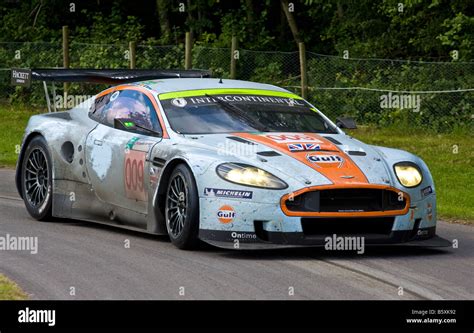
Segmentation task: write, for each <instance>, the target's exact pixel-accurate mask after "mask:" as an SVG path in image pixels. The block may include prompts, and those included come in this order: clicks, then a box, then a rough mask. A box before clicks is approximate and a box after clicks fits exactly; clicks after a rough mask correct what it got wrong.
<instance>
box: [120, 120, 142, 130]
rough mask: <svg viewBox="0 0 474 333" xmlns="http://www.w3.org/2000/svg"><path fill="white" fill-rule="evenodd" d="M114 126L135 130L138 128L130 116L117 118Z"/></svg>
mask: <svg viewBox="0 0 474 333" xmlns="http://www.w3.org/2000/svg"><path fill="white" fill-rule="evenodd" d="M114 128H116V129H120V130H124V131H133V130H137V129H138V128H137V126H136V125H135V122H134V121H133V120H132V119H129V118H115V119H114Z"/></svg>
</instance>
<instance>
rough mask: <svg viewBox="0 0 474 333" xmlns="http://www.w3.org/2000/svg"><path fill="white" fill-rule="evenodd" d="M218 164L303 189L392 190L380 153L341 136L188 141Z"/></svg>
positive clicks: (219, 136) (198, 138)
mask: <svg viewBox="0 0 474 333" xmlns="http://www.w3.org/2000/svg"><path fill="white" fill-rule="evenodd" d="M186 139H187V141H188V140H189V141H188V144H190V145H195V146H200V147H201V148H206V149H210V150H212V151H214V153H215V154H217V155H218V158H217V160H219V161H222V162H226V161H228V162H237V163H246V164H251V165H254V166H257V167H260V168H262V169H264V170H266V171H269V172H273V173H275V175H278V176H280V177H282V175H284V177H286V178H292V179H295V180H298V181H299V182H301V183H303V184H304V186H314V185H331V184H334V185H355V184H380V185H392V186H393V185H394V184H393V182H394V177H393V174H392V171H391V170H392V166H391V165H389V164H388V163H387V161H385V159H384V157H383V156H382V154H381V153H380V152H379V150H378V149H377V148H375V147H373V146H370V145H367V144H364V143H363V142H360V141H359V140H356V139H354V138H352V137H350V136H348V135H345V134H316V133H274V132H265V133H262V132H259V133H227V134H206V135H192V136H190V135H189V136H186Z"/></svg>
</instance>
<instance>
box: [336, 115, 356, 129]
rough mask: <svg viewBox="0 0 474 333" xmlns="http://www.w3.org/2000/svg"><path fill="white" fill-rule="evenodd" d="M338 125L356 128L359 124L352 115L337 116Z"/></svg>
mask: <svg viewBox="0 0 474 333" xmlns="http://www.w3.org/2000/svg"><path fill="white" fill-rule="evenodd" d="M336 126H337V127H339V128H345V129H356V128H357V124H356V122H355V120H354V118H352V117H337V118H336Z"/></svg>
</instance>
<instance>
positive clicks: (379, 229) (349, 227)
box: [301, 217, 394, 236]
mask: <svg viewBox="0 0 474 333" xmlns="http://www.w3.org/2000/svg"><path fill="white" fill-rule="evenodd" d="M393 222H394V217H372V218H302V219H301V226H302V227H303V233H304V234H305V236H329V235H334V234H336V235H375V234H378V235H388V234H390V232H391V231H392V227H393Z"/></svg>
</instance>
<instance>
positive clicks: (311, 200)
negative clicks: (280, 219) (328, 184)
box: [285, 188, 407, 213]
mask: <svg viewBox="0 0 474 333" xmlns="http://www.w3.org/2000/svg"><path fill="white" fill-rule="evenodd" d="M406 200H407V199H406V198H405V197H404V196H402V195H399V193H398V192H396V191H393V190H387V189H377V188H337V189H323V190H316V191H310V192H305V193H302V194H300V195H297V196H295V197H294V198H291V196H290V197H289V198H288V199H286V201H285V205H286V208H287V209H288V210H289V211H292V212H315V213H317V212H320V213H331V212H335V213H362V212H384V211H397V210H403V209H405V207H406V205H407V201H406Z"/></svg>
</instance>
